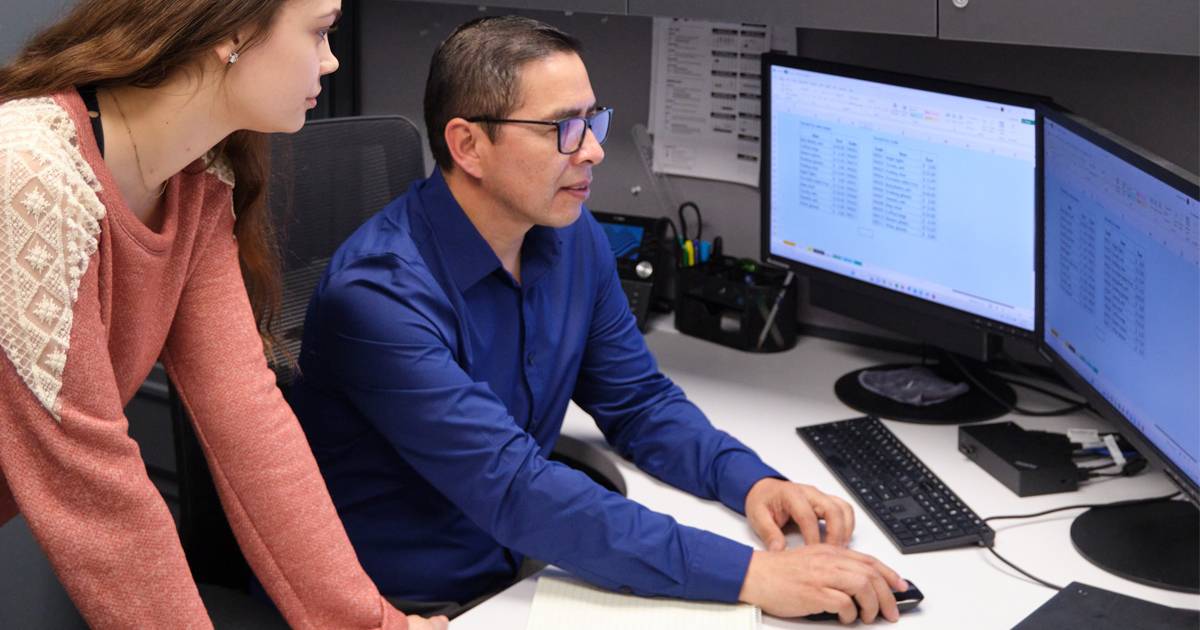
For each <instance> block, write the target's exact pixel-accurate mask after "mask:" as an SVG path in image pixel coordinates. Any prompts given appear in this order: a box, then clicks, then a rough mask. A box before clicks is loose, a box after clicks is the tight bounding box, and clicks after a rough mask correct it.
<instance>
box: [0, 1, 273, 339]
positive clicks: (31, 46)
mask: <svg viewBox="0 0 1200 630" xmlns="http://www.w3.org/2000/svg"><path fill="white" fill-rule="evenodd" d="M286 1H287V0H80V2H79V3H78V4H77V5H76V6H75V8H74V9H73V10H71V12H70V13H68V14H67V15H66V16H65V17H63V18H62V19H61V20H59V22H58V23H56V24H54V25H53V26H51V27H49V28H47V29H46V30H44V31H42V32H41V33H40V34H38V35H36V36H35V37H34V38H33V39H31V40H30V41H29V42H28V43H27V44H26V46H25V49H24V50H23V51H21V52H20V53H19V54H18V55H17V56H16V57H15V58H14V59H13V60H12V61H11V62H10V63H9V64H8V65H6V66H3V67H0V103H3V102H5V101H9V100H13V99H18V98H30V97H38V96H48V95H50V94H55V93H58V92H62V91H65V90H69V89H72V88H77V87H81V86H85V85H95V86H97V87H119V86H135V87H141V88H150V87H154V86H157V85H160V84H162V83H163V82H164V81H166V79H167V78H168V77H171V76H173V75H174V74H175V73H176V72H179V71H184V72H199V71H200V66H199V63H198V62H199V61H200V60H201V59H202V58H203V55H205V54H212V51H213V49H214V48H215V47H216V46H217V45H219V44H220V43H221V42H222V41H226V40H228V39H229V38H230V37H232V36H234V35H235V34H237V33H239V32H242V33H250V35H249V36H248V37H246V38H245V39H243V40H241V41H240V42H239V44H240V45H239V46H238V51H239V52H243V53H244V52H245V51H246V50H247V49H249V48H251V47H253V46H254V45H255V44H257V43H259V42H261V41H262V40H264V39H265V38H266V37H267V35H268V32H269V29H270V26H271V22H272V20H273V19H274V17H275V14H276V13H277V12H278V11H279V9H280V7H282V6H283V4H284V3H285V2H286ZM216 149H217V151H215V152H214V155H217V156H220V155H224V157H225V159H227V160H228V162H229V164H230V166H232V167H233V172H234V175H235V177H236V180H237V185H236V186H235V187H234V190H233V205H234V210H235V211H236V213H237V223H236V225H235V227H234V234H236V235H237V239H238V251H239V257H240V262H241V267H242V276H243V277H244V278H245V282H246V290H247V292H248V293H249V296H250V303H251V305H252V307H253V309H254V317H255V320H256V322H257V324H258V329H259V333H260V335H262V337H263V341H264V343H266V345H267V348H268V350H271V348H272V346H273V344H272V343H271V342H272V337H271V335H270V334H269V332H268V326H269V325H270V322H271V319H272V318H273V317H274V315H275V314H276V313H277V312H278V310H279V301H280V279H279V254H278V252H277V250H276V244H275V234H274V232H273V226H272V223H271V219H270V216H269V214H270V213H269V211H268V209H267V199H266V197H267V177H268V174H269V171H270V164H269V159H270V154H269V150H268V145H267V139H266V136H265V135H264V134H261V133H256V132H251V131H238V132H235V133H233V134H231V135H230V136H229V137H228V138H226V139H225V140H224V141H222V142H221V144H220V145H219V146H218V147H216Z"/></svg>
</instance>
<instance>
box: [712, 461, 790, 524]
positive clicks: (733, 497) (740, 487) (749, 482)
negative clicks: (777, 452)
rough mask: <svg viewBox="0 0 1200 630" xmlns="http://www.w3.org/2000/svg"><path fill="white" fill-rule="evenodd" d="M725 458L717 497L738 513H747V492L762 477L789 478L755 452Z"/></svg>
mask: <svg viewBox="0 0 1200 630" xmlns="http://www.w3.org/2000/svg"><path fill="white" fill-rule="evenodd" d="M723 459H724V462H722V464H723V466H722V470H721V477H720V479H721V482H720V488H719V489H718V495H717V499H718V500H719V501H720V502H721V503H723V504H724V505H725V507H727V508H729V509H731V510H733V511H734V512H737V513H738V514H742V515H745V514H746V494H747V493H749V492H750V488H751V487H752V486H754V484H756V483H758V482H759V480H760V479H765V478H767V477H774V478H776V479H783V480H785V481H786V480H787V477H784V476H783V475H781V474H780V473H779V471H778V470H775V469H774V468H771V467H770V466H768V465H766V464H764V463H763V461H762V460H761V459H759V458H758V456H757V455H755V454H754V453H748V452H738V453H730V454H729V455H726V456H725V457H724V458H723Z"/></svg>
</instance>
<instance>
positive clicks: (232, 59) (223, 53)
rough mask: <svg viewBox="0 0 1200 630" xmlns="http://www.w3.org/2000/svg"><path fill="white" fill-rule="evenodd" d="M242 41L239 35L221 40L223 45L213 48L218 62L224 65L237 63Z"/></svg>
mask: <svg viewBox="0 0 1200 630" xmlns="http://www.w3.org/2000/svg"><path fill="white" fill-rule="evenodd" d="M242 41H243V40H242V38H241V37H240V36H238V35H233V36H232V37H227V38H225V39H223V40H221V43H219V44H217V45H216V46H215V47H214V48H213V54H215V55H216V57H217V61H218V62H219V63H221V64H222V65H223V64H227V63H237V55H238V50H239V49H240V48H241V47H242Z"/></svg>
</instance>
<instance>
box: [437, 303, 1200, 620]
mask: <svg viewBox="0 0 1200 630" xmlns="http://www.w3.org/2000/svg"><path fill="white" fill-rule="evenodd" d="M646 339H647V341H648V343H649V344H650V348H651V350H652V351H653V352H654V354H655V356H656V357H657V358H658V360H659V364H660V367H661V369H662V371H663V372H664V373H665V374H667V375H668V376H669V377H670V378H671V379H673V380H674V381H675V382H676V383H677V384H678V385H679V386H680V387H682V388H683V390H684V391H685V392H686V393H687V395H688V397H689V398H691V399H692V400H693V401H694V402H695V403H696V404H697V405H699V406H700V408H701V409H702V410H704V412H705V413H706V414H707V415H708V417H709V418H710V419H711V420H712V422H713V424H714V425H716V426H717V427H718V428H721V429H723V430H725V431H727V432H729V433H730V434H732V435H733V436H735V437H737V438H738V439H740V440H741V441H742V442H744V443H745V444H746V445H747V446H749V447H751V448H752V449H754V450H755V451H757V452H758V454H759V455H760V456H761V457H762V458H763V460H764V461H766V462H767V463H768V464H770V465H772V466H774V467H775V468H776V469H777V470H779V471H780V472H782V473H783V474H784V475H786V476H788V477H789V478H790V479H792V480H793V481H799V482H804V483H809V484H812V485H815V486H817V487H818V488H820V489H822V490H824V491H825V492H829V493H832V494H835V495H837V496H840V497H842V498H844V499H846V500H847V501H849V502H850V503H851V504H852V505H854V506H855V514H856V523H857V524H856V527H855V532H854V538H853V541H852V543H851V546H852V547H853V548H854V549H857V550H859V551H863V552H865V553H869V554H872V555H874V556H876V557H878V558H879V559H880V560H882V561H883V562H884V563H886V564H888V565H889V566H891V567H893V568H894V569H896V570H897V571H898V572H899V573H900V574H901V576H903V577H906V578H910V579H912V581H913V582H915V583H916V584H917V585H918V586H919V587H920V588H921V590H922V592H924V593H925V601H924V602H923V603H922V604H921V606H920V607H919V608H918V609H917V610H916V611H914V612H911V613H908V614H905V615H904V616H902V617H901V620H900V624H901V625H900V627H909V628H953V629H955V630H958V629H961V628H1011V627H1012V626H1013V625H1015V624H1016V623H1017V622H1019V621H1020V620H1021V619H1022V618H1024V617H1025V616H1026V615H1028V614H1029V613H1030V612H1032V611H1033V610H1034V609H1035V608H1037V607H1038V606H1040V605H1041V604H1042V603H1043V602H1044V601H1046V600H1047V599H1049V598H1050V597H1051V596H1052V595H1053V591H1051V590H1050V589H1048V588H1046V587H1043V586H1040V585H1037V584H1036V583H1034V582H1032V581H1030V580H1028V579H1027V578H1025V577H1023V576H1021V575H1019V574H1018V573H1016V572H1015V571H1013V570H1012V569H1010V568H1009V567H1007V566H1006V565H1004V564H1002V563H1001V562H1000V561H998V560H996V559H995V557H994V556H992V555H991V554H990V553H988V552H987V551H986V550H984V549H982V548H959V549H951V550H944V551H935V552H928V553H920V554H913V555H908V556H905V555H902V554H901V553H900V552H899V551H897V550H896V548H895V547H894V546H893V545H892V543H891V542H890V541H889V540H888V539H887V538H886V537H885V535H884V534H883V532H882V531H881V530H880V529H879V528H878V527H876V526H875V523H874V522H873V521H872V520H871V519H870V517H868V516H867V515H866V514H864V513H863V512H862V510H860V509H858V506H857V504H855V502H854V500H853V499H852V498H851V497H850V495H849V494H848V493H846V492H845V490H844V489H843V488H842V487H841V485H839V484H838V482H837V480H836V479H834V477H833V476H832V475H831V474H830V473H829V472H828V470H826V468H825V467H824V465H822V464H821V463H820V461H818V460H817V458H816V457H815V456H813V455H812V454H811V452H810V451H809V449H808V447H807V446H806V445H805V444H804V443H803V442H801V441H800V438H799V437H797V436H796V432H795V427H796V426H800V425H805V424H817V423H821V422H828V421H831V420H839V419H843V418H849V417H852V416H856V415H861V414H857V413H855V412H854V411H853V410H850V409H849V408H847V407H845V406H843V405H842V404H841V403H840V402H838V400H837V398H836V397H835V396H834V394H833V383H834V381H835V380H836V379H837V377H839V376H841V375H842V374H844V373H846V372H849V371H851V370H853V369H858V368H861V367H865V366H869V365H874V364H878V363H883V362H889V361H892V362H894V361H897V360H900V361H904V360H911V358H910V357H901V356H897V355H892V354H888V353H885V352H879V351H872V350H868V349H863V348H859V347H856V346H851V345H845V344H841V343H836V342H832V341H827V340H823V339H815V338H803V337H802V338H801V339H800V342H799V344H798V345H797V346H796V348H795V349H793V350H791V351H790V352H786V353H782V354H775V355H753V354H749V353H743V352H739V351H737V350H732V349H729V348H725V347H723V346H719V345H716V344H712V343H708V342H705V341H702V340H699V339H696V338H693V337H689V336H686V335H682V334H680V333H677V332H676V331H675V330H673V329H668V328H665V327H659V328H658V329H656V330H653V331H652V332H651V333H650V334H649V335H647V337H646ZM1019 394H1020V396H1021V400H1022V401H1023V402H1025V404H1027V405H1029V406H1031V407H1033V406H1037V408H1051V407H1053V406H1058V405H1061V403H1058V402H1054V401H1051V400H1049V399H1041V398H1038V397H1035V396H1031V395H1030V393H1029V392H1028V391H1027V390H1019ZM1026 401H1027V402H1026ZM1038 405H1041V406H1038ZM1006 419H1008V420H1012V421H1014V422H1016V423H1018V424H1020V425H1022V426H1024V427H1025V428H1029V429H1046V430H1053V431H1062V432H1065V431H1066V430H1067V429H1068V428H1072V427H1102V428H1107V427H1104V425H1103V424H1102V423H1101V422H1100V421H1098V420H1096V419H1095V418H1094V417H1093V416H1091V415H1090V414H1077V415H1073V416H1066V417H1056V418H1029V417H1024V416H1010V417H1008V418H1006ZM886 424H887V425H888V426H889V427H890V428H891V429H892V431H894V432H895V433H896V435H897V436H899V438H900V439H901V440H902V441H904V443H905V444H906V445H907V446H908V447H909V448H910V449H912V451H913V452H914V453H915V454H916V455H917V456H918V457H920V458H921V459H922V460H923V461H924V462H925V463H926V464H927V465H928V466H929V467H930V469H932V470H933V471H934V472H935V473H936V474H937V475H938V476H939V477H941V478H942V480H943V481H945V482H946V484H947V485H949V486H950V487H951V488H952V489H953V490H954V491H955V492H956V493H958V495H959V496H960V497H962V499H963V500H964V501H965V502H966V503H967V504H968V505H969V506H970V507H971V508H972V509H974V510H975V511H976V512H977V513H978V514H979V515H980V516H983V517H987V516H992V515H998V514H1024V513H1029V512H1037V511H1040V510H1044V509H1047V508H1052V507H1057V506H1062V505H1070V504H1073V503H1095V502H1106V501H1116V500H1122V499H1132V498H1143V497H1150V496H1156V495H1162V494H1168V493H1170V492H1171V491H1173V490H1174V487H1173V486H1172V485H1171V483H1170V482H1169V481H1168V480H1167V478H1166V477H1165V476H1164V475H1163V474H1162V473H1161V472H1158V471H1147V472H1143V473H1142V474H1140V475H1138V476H1137V477H1132V478H1110V479H1105V480H1104V481H1099V482H1093V483H1088V484H1085V485H1084V486H1083V487H1082V488H1081V489H1080V490H1079V491H1078V492H1071V493H1064V494H1055V495H1047V496H1041V497H1029V498H1020V497H1018V496H1016V495H1015V494H1013V493H1012V492H1011V491H1010V490H1008V488H1006V487H1005V486H1003V485H1001V484H1000V482H998V481H996V480H995V479H993V478H992V477H991V476H989V475H988V474H987V473H986V472H984V471H983V469H982V468H980V467H979V466H977V465H976V464H975V463H974V462H972V461H970V460H968V459H967V458H966V457H965V456H963V455H961V454H960V453H959V452H958V449H957V444H958V428H957V427H956V426H927V425H917V424H906V423H900V422H892V421H887V422H886ZM563 433H564V434H567V435H571V436H573V437H576V438H579V439H583V440H586V441H588V442H590V443H592V444H595V445H597V446H599V447H600V448H603V449H605V450H606V452H607V453H608V454H610V455H611V458H612V460H613V461H614V462H615V463H616V465H617V467H618V468H619V469H620V471H621V474H623V475H624V476H625V481H626V483H627V484H628V490H629V498H630V499H632V500H634V501H638V502H640V503H641V504H643V505H645V506H647V507H649V508H651V509H654V510H658V511H661V512H664V513H668V514H671V515H672V516H674V517H675V518H676V519H677V520H678V521H679V522H681V523H684V524H687V525H692V526H696V527H702V528H704V529H708V530H710V531H713V532H716V533H718V534H721V535H723V536H727V537H729V538H732V539H734V540H738V541H741V542H744V543H746V544H749V545H751V546H753V547H755V548H762V545H761V543H760V542H759V541H758V539H757V537H756V536H755V535H754V532H753V531H752V530H751V529H750V527H749V525H748V524H747V523H746V520H745V519H744V518H743V517H742V516H740V515H738V514H736V513H734V512H731V511H730V510H728V509H726V508H725V507H724V506H723V505H721V504H720V503H717V502H711V501H703V500H700V499H697V498H696V497H694V496H692V495H690V494H687V493H685V492H682V491H680V490H677V489H675V488H673V487H671V486H668V485H666V484H663V483H661V482H659V481H657V480H655V479H653V478H651V477H650V476H649V475H646V474H645V473H643V472H641V471H640V470H639V469H637V468H636V467H634V466H633V465H632V464H630V463H629V462H627V461H625V460H624V459H621V458H620V457H619V456H617V455H616V454H615V453H613V451H612V450H611V449H609V448H608V446H607V445H606V444H605V443H604V441H603V438H602V437H601V435H600V432H599V431H598V430H597V429H596V426H595V424H594V423H593V422H592V420H591V418H590V417H589V416H587V415H586V414H584V413H583V412H582V411H581V410H579V409H578V408H577V407H575V406H573V405H572V407H571V409H570V411H569V412H568V414H567V419H566V422H565V425H564V429H563ZM1080 512H1081V511H1080V510H1071V511H1066V512H1060V513H1057V514H1051V515H1048V516H1044V517H1041V518H1037V519H1028V520H1020V521H999V522H997V523H995V524H994V525H993V527H994V529H995V530H996V549H997V550H998V551H999V552H1000V553H1001V554H1002V555H1004V556H1005V557H1006V558H1008V559H1009V560H1011V561H1012V562H1014V563H1016V564H1017V565H1018V566H1020V567H1022V568H1023V569H1025V570H1026V571H1029V572H1031V573H1032V574H1034V575H1036V576H1038V577H1040V578H1042V579H1044V580H1047V581H1050V582H1053V583H1057V584H1062V585H1065V584H1066V583H1068V582H1071V581H1073V580H1075V581H1080V582H1085V583H1088V584H1091V585H1094V586H1098V587H1100V588H1104V589H1108V590H1111V591H1115V592H1119V593H1126V594H1129V595H1132V596H1134V597H1140V598H1142V599H1147V600H1150V601H1154V602H1158V603H1161V604H1165V605H1169V606H1179V607H1187V608H1193V609H1195V608H1200V596H1197V595H1186V594H1182V593H1174V592H1170V591H1165V590H1161V589H1156V588H1152V587H1148V586H1142V585H1140V584H1136V583H1134V582H1130V581H1128V580H1125V579H1122V578H1118V577H1116V576H1113V575H1110V574H1108V573H1106V572H1104V571H1101V570H1100V569H1097V568H1096V567H1095V566H1093V565H1092V564H1091V563H1089V562H1088V561H1087V560H1085V559H1084V558H1083V557H1082V556H1080V555H1079V553H1078V552H1076V551H1075V549H1074V547H1073V546H1072V545H1071V539H1070V534H1069V529H1070V525H1071V521H1072V519H1073V518H1074V517H1075V516H1076V515H1077V514H1079V513H1080ZM1197 535H1200V532H1198V533H1197ZM800 540H801V539H800V538H799V535H798V534H792V535H789V543H790V544H796V543H799V542H800ZM536 581H537V576H534V577H531V578H529V579H527V580H525V581H523V582H521V583H519V584H517V585H515V586H513V587H512V588H510V589H508V590H507V591H504V592H503V593H501V594H499V595H497V596H496V597H493V598H492V599H490V600H488V601H487V602H485V603H483V604H481V605H480V606H478V607H477V608H475V609H473V610H471V611H469V612H467V613H466V614H464V615H463V616H461V617H459V618H458V619H456V620H455V621H454V623H453V624H452V627H453V628H454V629H455V630H474V629H478V630H505V629H512V630H523V629H524V628H525V626H526V622H527V619H528V616H529V605H530V601H531V600H532V598H533V593H534V589H535V587H536ZM883 623H884V624H885V625H889V624H886V622H883ZM837 626H838V624H836V623H832V624H831V623H829V622H822V623H815V622H806V621H804V620H783V619H778V618H773V617H769V616H765V615H764V622H763V627H765V628H799V627H826V628H829V627H837Z"/></svg>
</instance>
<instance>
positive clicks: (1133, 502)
mask: <svg viewBox="0 0 1200 630" xmlns="http://www.w3.org/2000/svg"><path fill="white" fill-rule="evenodd" d="M1179 494H1180V493H1179V492H1178V491H1176V492H1173V493H1171V494H1168V495H1164V496H1161V497H1150V498H1148V499H1129V500H1126V501H1114V502H1112V503H1079V504H1076V505H1065V506H1063V507H1058V508H1053V509H1049V510H1042V511H1041V512H1034V513H1032V514H1004V515H998V516H989V517H987V518H985V519H983V522H985V523H986V522H988V521H1001V520H1009V519H1018V518H1034V517H1037V516H1045V515H1047V514H1053V513H1055V512H1062V511H1065V510H1078V509H1088V508H1115V507H1125V506H1127V505H1141V504H1143V503H1158V502H1159V501H1170V500H1171V499H1174V498H1175V497H1177V496H1179Z"/></svg>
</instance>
